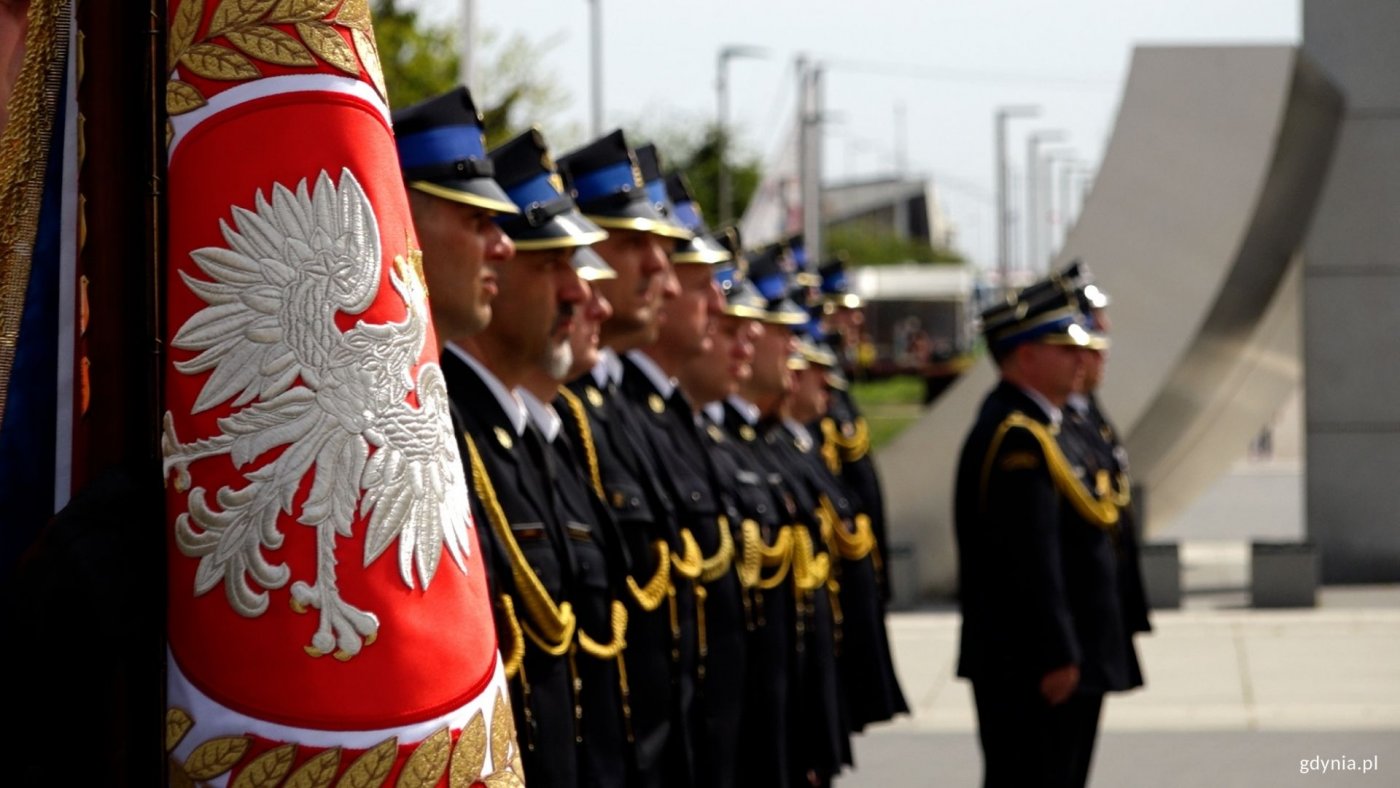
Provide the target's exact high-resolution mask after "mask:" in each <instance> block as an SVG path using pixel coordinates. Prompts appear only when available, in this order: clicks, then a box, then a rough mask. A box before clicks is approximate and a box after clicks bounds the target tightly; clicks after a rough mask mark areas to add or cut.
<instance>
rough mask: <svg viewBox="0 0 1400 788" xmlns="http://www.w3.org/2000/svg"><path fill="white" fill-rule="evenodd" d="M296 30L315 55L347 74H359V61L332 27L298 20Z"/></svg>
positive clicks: (321, 23)
mask: <svg viewBox="0 0 1400 788" xmlns="http://www.w3.org/2000/svg"><path fill="white" fill-rule="evenodd" d="M297 32H299V33H301V40H302V41H305V42H306V45H307V46H309V47H311V51H312V52H315V53H316V55H317V57H319V58H321V59H322V60H324V61H326V62H327V63H330V64H331V65H332V66H335V67H336V68H338V69H340V70H341V71H344V72H345V73H347V74H351V75H354V76H359V75H360V62H359V61H358V60H356V59H355V53H354V52H351V51H350V45H349V44H347V43H345V39H343V38H341V37H340V33H338V32H336V29H335V28H334V27H331V26H330V25H328V24H325V23H324V22H299V23H297Z"/></svg>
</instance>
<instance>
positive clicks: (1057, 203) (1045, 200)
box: [1031, 147, 1076, 271]
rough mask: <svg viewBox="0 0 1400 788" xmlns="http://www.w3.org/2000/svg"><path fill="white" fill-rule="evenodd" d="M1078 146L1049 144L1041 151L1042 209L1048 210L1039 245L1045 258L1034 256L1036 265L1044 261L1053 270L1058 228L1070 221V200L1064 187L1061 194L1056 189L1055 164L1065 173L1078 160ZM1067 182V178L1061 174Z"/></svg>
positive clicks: (1039, 180)
mask: <svg viewBox="0 0 1400 788" xmlns="http://www.w3.org/2000/svg"><path fill="white" fill-rule="evenodd" d="M1075 153H1076V152H1075V150H1074V148H1069V147H1059V148H1047V149H1046V150H1043V151H1041V168H1042V169H1041V170H1040V173H1039V174H1038V176H1037V177H1038V180H1037V183H1039V184H1040V196H1041V198H1042V203H1041V205H1042V213H1043V214H1045V221H1044V222H1043V223H1042V225H1041V233H1040V236H1039V237H1040V239H1041V243H1040V245H1039V249H1040V252H1041V259H1039V260H1032V261H1031V264H1032V265H1033V266H1039V265H1040V264H1041V263H1044V264H1045V266H1046V270H1047V271H1048V270H1049V266H1050V262H1051V261H1052V260H1054V259H1055V253H1056V252H1057V251H1058V250H1059V244H1058V243H1057V241H1056V237H1055V231H1056V229H1057V228H1062V227H1067V226H1068V225H1067V224H1066V222H1067V221H1068V214H1069V208H1068V205H1067V203H1068V201H1067V200H1065V199H1064V193H1063V190H1062V191H1061V192H1060V194H1059V196H1058V198H1057V196H1056V192H1055V166H1056V165H1059V166H1060V172H1061V175H1062V176H1063V173H1064V171H1065V169H1066V167H1068V166H1070V165H1072V164H1073V163H1074V161H1075ZM1060 180H1061V182H1062V183H1063V181H1064V178H1063V177H1061V179H1060Z"/></svg>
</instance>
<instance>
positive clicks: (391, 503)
mask: <svg viewBox="0 0 1400 788" xmlns="http://www.w3.org/2000/svg"><path fill="white" fill-rule="evenodd" d="M233 223H234V227H233V228H231V227H229V225H228V223H227V222H225V221H223V220H220V222H219V226H220V229H221V230H222V232H223V236H224V240H225V242H226V243H227V248H224V247H217V246H211V247H205V248H202V249H197V250H195V251H194V252H192V253H191V255H190V256H191V257H192V258H193V259H194V262H195V263H196V264H197V265H198V266H199V268H200V270H201V271H203V272H204V273H205V274H206V275H207V276H208V277H209V281H206V280H202V279H195V278H193V277H191V276H189V275H187V274H186V273H185V272H183V271H182V272H180V276H181V277H182V278H183V279H184V282H185V284H186V285H187V286H188V287H189V288H190V290H192V291H193V292H194V293H195V295H197V296H198V297H199V298H200V299H202V300H203V301H204V302H205V303H206V304H207V306H205V307H203V308H201V309H200V310H199V311H198V312H196V313H195V314H194V315H193V316H191V317H190V319H189V320H188V321H186V322H185V324H184V325H182V326H181V327H180V330H179V331H178V332H176V334H175V337H174V340H173V341H172V344H173V345H174V347H176V348H179V349H181V350H190V351H198V355H196V356H195V357H193V358H191V359H189V360H187V361H181V362H177V363H176V364H175V369H176V370H177V371H179V372H180V373H183V374H186V375H196V374H200V373H205V372H209V373H210V375H209V379H208V381H207V382H205V384H204V387H203V388H202V389H201V390H200V393H199V397H198V399H197V400H196V401H195V404H194V408H193V409H192V411H191V413H192V414H193V413H199V412H202V411H205V410H208V409H209V408H212V407H216V406H218V405H220V404H222V403H225V402H229V403H230V405H231V407H232V408H233V413H232V414H231V415H229V416H226V417H224V418H220V419H219V420H218V426H219V430H220V434H219V435H216V436H214V437H212V438H208V439H203V440H195V441H192V442H190V443H182V442H181V441H180V439H179V438H178V437H177V436H176V434H175V428H174V421H173V419H172V418H171V414H170V412H169V411H167V412H166V414H165V429H164V435H163V436H162V441H161V446H162V451H163V452H164V455H165V462H164V471H165V474H166V476H167V477H169V475H170V473H171V471H172V470H174V472H175V476H176V478H175V485H176V489H177V490H180V491H182V492H183V491H184V490H187V489H189V486H190V474H189V466H190V463H192V462H194V461H196V460H199V459H203V458H206V457H213V456H217V455H228V457H229V459H230V460H231V461H232V462H233V465H234V467H235V468H239V469H242V468H245V467H246V466H247V465H248V464H249V463H251V462H253V461H255V460H257V459H258V458H260V457H263V456H265V455H267V454H269V453H271V452H274V451H276V450H278V449H281V452H280V453H279V454H277V456H276V458H275V459H273V460H271V461H270V462H267V463H266V464H264V465H261V466H260V467H258V468H256V469H254V470H251V471H247V472H244V473H243V481H246V482H247V483H246V484H245V485H243V486H241V487H235V486H233V485H229V486H225V487H222V488H221V489H219V490H218V492H217V493H216V494H215V495H214V499H213V500H212V501H211V500H209V499H208V498H207V497H206V494H205V490H204V489H203V488H201V487H196V488H194V489H193V490H190V492H189V511H188V512H186V513H184V514H181V515H180V516H179V517H178V518H177V519H176V521H175V538H176V544H177V545H178V547H179V549H180V552H182V553H183V554H184V555H186V556H189V557H191V558H198V559H199V568H198V570H197V571H196V574H195V581H194V593H195V594H196V595H199V594H204V593H207V592H208V591H210V590H211V589H213V588H214V587H215V586H217V585H218V584H219V581H220V580H222V581H223V585H224V590H225V592H226V594H227V596H228V602H229V605H230V606H232V607H233V609H234V610H236V611H238V612H239V613H240V614H242V615H244V616H248V617H250V618H251V617H256V616H260V615H262V614H263V613H264V612H265V611H266V610H267V606H268V594H267V590H268V589H275V588H281V587H282V586H284V585H286V583H287V581H288V580H289V579H291V577H290V574H291V572H290V570H289V569H288V567H287V565H286V564H285V563H277V564H273V563H269V561H268V559H267V556H266V554H265V552H264V551H265V550H276V549H277V548H279V547H281V545H282V540H283V535H282V532H281V531H280V530H279V528H278V524H277V519H278V516H279V514H281V513H283V512H285V513H287V514H289V515H290V514H292V513H293V511H292V509H293V498H294V497H295V496H296V492H297V489H298V488H299V487H300V485H301V483H302V480H303V479H304V478H305V477H306V475H307V474H308V473H311V474H314V480H313V482H312V484H311V489H310V494H309V495H308V496H307V497H306V500H305V501H304V502H303V503H302V505H301V507H300V511H299V512H298V513H297V522H298V523H301V524H302V525H305V526H309V527H311V528H315V529H316V558H317V560H316V577H315V582H313V583H310V584H308V583H306V582H305V581H303V580H300V579H298V580H297V581H296V582H294V583H292V587H291V596H292V599H291V604H292V607H293V608H294V609H295V610H297V612H305V611H306V610H307V609H308V608H315V609H317V610H319V611H320V623H319V626H318V627H317V629H316V634H315V635H314V636H313V637H312V638H311V644H310V645H309V646H307V647H306V650H307V652H308V653H310V654H311V655H312V656H321V655H323V654H327V653H331V652H332V651H333V650H334V653H335V656H336V657H337V658H339V659H342V660H345V659H349V658H350V657H353V656H355V655H356V654H358V653H359V652H360V649H361V648H363V647H364V646H366V645H369V644H370V643H373V642H374V638H375V637H376V635H377V634H378V630H379V621H378V619H377V618H376V617H375V615H374V613H372V612H370V611H367V610H360V609H358V608H356V607H354V606H352V605H350V604H349V603H347V602H346V601H345V600H343V599H342V598H341V596H340V591H339V589H338V588H337V586H336V558H335V538H336V537H337V536H340V537H345V538H349V537H350V536H351V535H352V534H351V527H352V523H353V521H354V519H355V517H356V516H357V514H358V515H361V516H363V515H368V516H369V519H368V530H367V533H366V534H365V550H364V565H365V566H369V564H370V563H372V562H373V561H374V560H375V559H377V558H378V557H379V556H380V555H381V554H383V553H384V551H385V550H387V549H388V547H389V545H390V544H391V543H392V542H393V541H394V539H395V538H397V539H398V543H399V549H398V559H399V560H398V563H399V575H400V577H401V578H402V579H403V582H404V584H405V585H407V586H408V587H409V588H414V587H415V584H414V574H415V571H416V573H417V577H418V580H419V581H421V583H422V586H423V588H424V589H426V588H427V587H428V584H429V583H430V582H431V581H432V579H433V575H434V574H435V573H436V572H437V568H438V562H439V560H440V558H441V557H442V551H443V548H444V547H446V548H447V552H448V553H449V554H450V555H451V556H452V559H453V560H454V561H456V563H457V566H458V567H460V568H461V569H462V571H464V572H465V571H466V556H467V555H468V554H469V549H470V548H469V542H468V530H469V528H470V527H471V514H470V510H469V508H468V504H467V491H466V483H465V480H464V478H463V474H462V463H461V460H460V458H459V455H458V452H457V444H456V442H455V441H454V439H453V432H452V425H451V418H450V416H449V415H448V414H449V411H448V399H447V386H446V383H445V381H444V380H443V376H442V369H441V368H440V367H439V366H438V365H437V364H435V363H425V364H423V365H421V366H420V367H419V368H418V375H417V380H414V378H413V377H412V370H413V366H414V364H415V363H417V360H418V358H419V355H420V353H421V352H422V350H423V345H424V342H425V339H426V336H427V326H428V320H429V317H428V309H427V302H426V298H425V293H424V290H423V283H422V280H421V278H420V276H419V273H418V271H416V270H415V268H414V265H413V263H410V262H407V261H405V260H404V258H403V257H402V256H399V257H396V258H395V260H394V263H395V265H394V267H393V269H391V271H390V273H389V281H390V283H391V284H392V285H393V288H394V290H395V291H397V292H398V294H399V295H400V296H401V297H402V298H403V300H404V304H405V306H406V307H407V313H408V314H407V317H406V318H405V320H404V321H403V322H401V323H383V324H373V325H372V324H369V323H366V322H364V321H363V320H361V321H357V322H356V323H355V325H354V327H353V328H351V329H349V330H348V331H342V330H341V329H340V328H339V327H338V326H337V325H336V315H337V314H338V313H345V314H349V315H355V314H360V313H362V312H364V311H365V310H366V309H367V308H369V306H370V305H371V304H372V303H374V300H375V297H376V296H377V295H378V293H379V287H380V277H381V270H380V244H379V229H378V224H377V223H376V220H375V216H374V212H373V209H372V206H371V205H370V202H369V200H368V198H366V196H365V193H364V191H363V190H362V189H361V187H360V184H359V182H357V181H356V180H355V176H354V175H352V174H351V173H350V171H349V170H348V169H345V170H342V171H341V175H340V183H339V184H335V183H332V182H331V179H330V176H329V175H327V173H326V172H325V171H322V172H321V174H320V177H318V178H317V179H316V185H315V188H314V191H311V192H308V191H307V183H306V180H302V182H301V183H299V184H297V188H296V191H295V193H294V192H292V191H290V190H289V189H287V188H286V187H285V186H283V185H281V184H275V185H274V186H273V189H272V201H271V202H270V203H269V202H268V201H267V200H266V199H264V197H263V194H262V192H261V191H259V192H258V193H257V196H256V197H255V210H252V211H250V210H247V209H245V208H241V207H237V206H235V207H234V208H233ZM414 254H416V253H414ZM415 262H416V260H415ZM413 392H416V394H417V401H418V407H413V406H412V405H410V404H409V401H408V395H409V394H410V393H413ZM362 493H363V494H362ZM250 581H251V582H250Z"/></svg>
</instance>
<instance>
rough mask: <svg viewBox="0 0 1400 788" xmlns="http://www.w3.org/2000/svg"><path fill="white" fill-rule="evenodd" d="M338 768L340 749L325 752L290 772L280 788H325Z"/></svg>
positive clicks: (333, 777)
mask: <svg viewBox="0 0 1400 788" xmlns="http://www.w3.org/2000/svg"><path fill="white" fill-rule="evenodd" d="M339 768H340V748H339V747H335V748H333V749H329V750H326V751H325V752H323V753H320V754H318V755H317V756H316V757H315V758H312V759H311V760H309V761H307V762H306V763H303V764H302V765H301V767H300V768H298V769H297V770H296V771H294V772H292V776H291V777H288V778H287V782H286V783H285V784H284V785H283V786H282V788H326V787H327V786H329V785H330V784H331V780H333V779H335V772H336V770H337V769H339Z"/></svg>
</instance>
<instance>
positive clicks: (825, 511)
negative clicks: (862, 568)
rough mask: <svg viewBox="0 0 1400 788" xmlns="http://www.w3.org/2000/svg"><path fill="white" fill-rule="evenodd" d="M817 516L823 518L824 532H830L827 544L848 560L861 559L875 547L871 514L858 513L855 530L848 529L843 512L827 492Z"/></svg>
mask: <svg viewBox="0 0 1400 788" xmlns="http://www.w3.org/2000/svg"><path fill="white" fill-rule="evenodd" d="M817 516H818V517H819V518H821V519H822V533H824V534H828V538H827V544H828V545H830V546H831V548H832V550H833V551H834V552H835V553H836V554H837V555H839V556H840V557H842V558H844V559H846V560H847V561H859V560H861V559H863V558H865V557H866V556H867V555H870V553H871V551H872V550H874V549H875V532H874V530H872V529H871V527H870V517H869V516H867V515H865V514H857V515H856V516H855V531H854V532H851V531H847V530H846V526H845V523H843V522H842V521H841V514H840V513H839V512H837V511H836V506H835V504H833V503H832V502H831V499H830V498H828V497H827V496H826V495H825V494H823V495H822V497H821V509H820V510H818V512H817Z"/></svg>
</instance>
